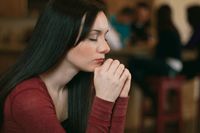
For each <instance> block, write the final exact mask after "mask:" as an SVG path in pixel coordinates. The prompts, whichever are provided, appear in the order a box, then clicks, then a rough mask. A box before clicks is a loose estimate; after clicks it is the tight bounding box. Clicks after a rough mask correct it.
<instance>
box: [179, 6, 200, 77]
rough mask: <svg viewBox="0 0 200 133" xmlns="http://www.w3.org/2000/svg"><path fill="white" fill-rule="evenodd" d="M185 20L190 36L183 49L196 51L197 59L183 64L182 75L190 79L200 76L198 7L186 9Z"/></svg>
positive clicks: (199, 20)
mask: <svg viewBox="0 0 200 133" xmlns="http://www.w3.org/2000/svg"><path fill="white" fill-rule="evenodd" d="M187 20H188V23H189V24H190V26H191V29H192V35H191V37H190V39H189V40H188V42H187V43H186V45H185V46H184V48H183V49H184V50H190V51H192V52H195V51H197V57H196V58H195V59H191V60H189V61H184V62H183V71H182V74H184V75H186V76H187V77H188V78H192V77H194V76H195V75H197V74H200V69H199V68H200V5H192V6H189V7H188V8H187Z"/></svg>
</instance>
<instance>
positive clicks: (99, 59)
mask: <svg viewBox="0 0 200 133" xmlns="http://www.w3.org/2000/svg"><path fill="white" fill-rule="evenodd" d="M104 61H105V59H104V58H98V59H95V62H97V63H103V62H104Z"/></svg>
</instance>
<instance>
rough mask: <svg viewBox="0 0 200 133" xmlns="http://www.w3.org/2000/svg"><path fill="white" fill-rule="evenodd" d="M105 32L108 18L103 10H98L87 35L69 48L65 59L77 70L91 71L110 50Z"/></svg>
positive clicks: (101, 61)
mask: <svg viewBox="0 0 200 133" xmlns="http://www.w3.org/2000/svg"><path fill="white" fill-rule="evenodd" d="M107 32H108V20H107V18H106V16H105V14H104V13H103V12H99V13H98V15H97V17H96V20H95V22H94V25H93V27H92V29H91V31H90V33H89V35H88V37H87V38H86V39H85V40H83V41H81V42H80V43H79V44H78V45H77V46H76V47H74V48H72V49H70V50H69V52H68V53H67V60H68V61H69V62H70V63H71V64H72V65H73V66H74V67H76V68H77V69H78V70H82V71H87V72H93V71H94V69H95V68H96V67H98V66H100V65H102V63H103V62H104V60H105V54H107V53H108V52H109V51H110V47H109V46H108V43H107V41H106V38H105V37H106V34H107Z"/></svg>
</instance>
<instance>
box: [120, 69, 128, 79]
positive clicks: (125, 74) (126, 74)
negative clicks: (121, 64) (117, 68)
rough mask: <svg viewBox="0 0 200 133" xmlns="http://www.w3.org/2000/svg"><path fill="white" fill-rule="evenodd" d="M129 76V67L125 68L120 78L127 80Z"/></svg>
mask: <svg viewBox="0 0 200 133" xmlns="http://www.w3.org/2000/svg"><path fill="white" fill-rule="evenodd" d="M128 76H129V70H128V69H127V68H125V69H124V71H123V73H122V75H121V77H120V80H121V81H123V82H125V81H126V80H127V78H128Z"/></svg>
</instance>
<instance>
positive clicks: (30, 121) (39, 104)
mask: <svg viewBox="0 0 200 133" xmlns="http://www.w3.org/2000/svg"><path fill="white" fill-rule="evenodd" d="M11 102H12V103H11V112H12V117H13V119H14V120H15V122H16V123H17V124H18V125H19V127H21V129H22V130H23V132H24V133H65V131H64V129H63V128H62V126H61V125H60V122H59V121H58V119H57V117H56V112H55V109H54V106H53V105H52V103H51V101H50V100H49V98H48V97H47V96H46V95H45V94H43V93H42V92H41V91H39V90H37V89H34V88H30V89H26V90H24V91H21V92H19V93H17V94H16V95H15V96H13V97H12V100H11Z"/></svg>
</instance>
